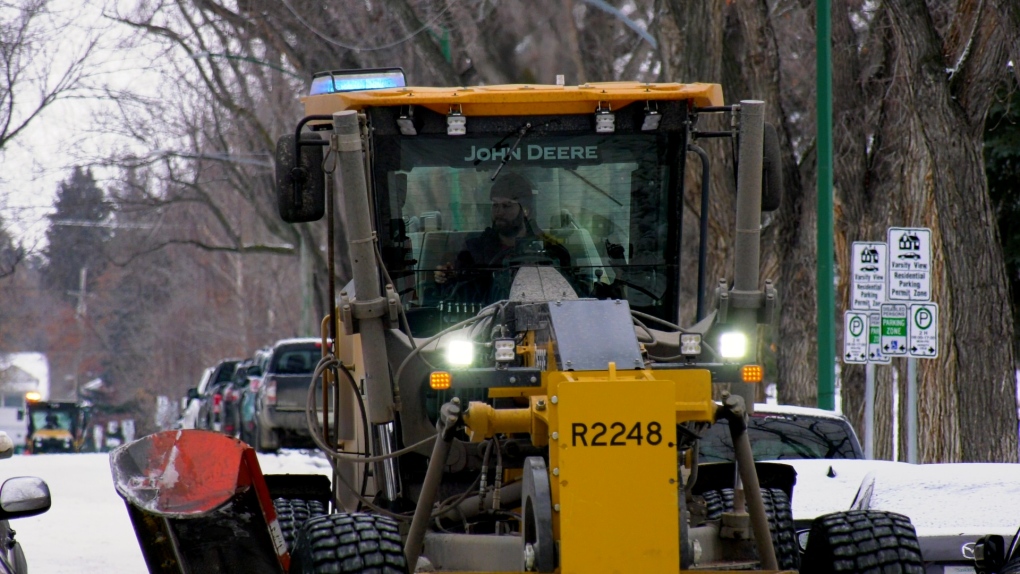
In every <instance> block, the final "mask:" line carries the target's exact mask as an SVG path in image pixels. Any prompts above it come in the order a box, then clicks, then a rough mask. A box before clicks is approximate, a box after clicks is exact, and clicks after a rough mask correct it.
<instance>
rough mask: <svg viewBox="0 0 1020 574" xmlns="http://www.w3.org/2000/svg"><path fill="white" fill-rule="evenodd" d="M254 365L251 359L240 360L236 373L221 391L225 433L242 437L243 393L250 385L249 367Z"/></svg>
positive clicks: (223, 430)
mask: <svg viewBox="0 0 1020 574" xmlns="http://www.w3.org/2000/svg"><path fill="white" fill-rule="evenodd" d="M251 366H252V360H251V359H244V360H243V361H238V363H237V366H236V367H234V374H233V376H231V378H230V381H228V382H227V383H225V384H224V385H223V387H222V389H221V391H220V394H221V395H222V396H223V399H222V409H221V410H222V413H223V427H222V428H221V431H222V432H223V434H226V435H230V436H232V437H240V433H241V393H242V392H244V389H246V388H247V387H248V382H249V381H248V369H249V368H251Z"/></svg>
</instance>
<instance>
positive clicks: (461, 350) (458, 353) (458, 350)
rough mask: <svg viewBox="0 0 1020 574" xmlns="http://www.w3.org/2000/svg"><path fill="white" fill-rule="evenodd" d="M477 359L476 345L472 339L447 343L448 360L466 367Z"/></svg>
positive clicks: (453, 364)
mask: <svg viewBox="0 0 1020 574" xmlns="http://www.w3.org/2000/svg"><path fill="white" fill-rule="evenodd" d="M474 360H475V346H474V344H473V343H472V342H471V341H450V342H449V343H447V344H446V362H447V363H449V364H450V365H452V366H456V367H466V366H468V365H470V364H471V363H472V362H474Z"/></svg>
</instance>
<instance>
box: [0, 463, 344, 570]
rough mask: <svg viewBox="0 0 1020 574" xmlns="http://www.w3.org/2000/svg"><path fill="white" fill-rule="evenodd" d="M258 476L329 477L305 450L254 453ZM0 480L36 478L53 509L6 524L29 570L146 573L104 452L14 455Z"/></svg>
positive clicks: (3, 466) (0, 466)
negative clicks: (46, 487)
mask: <svg viewBox="0 0 1020 574" xmlns="http://www.w3.org/2000/svg"><path fill="white" fill-rule="evenodd" d="M259 464H260V466H261V467H262V472H263V473H264V474H281V473H292V474H312V473H316V474H326V475H329V474H330V470H329V463H328V462H327V461H326V459H325V458H323V457H322V456H320V455H318V454H311V453H308V452H307V451H286V450H284V451H281V452H280V454H279V455H261V454H260V455H259ZM0 470H2V472H0V479H3V480H6V479H7V478H11V477H14V476H38V477H40V478H42V479H44V480H45V481H46V482H47V484H49V486H50V495H51V497H52V500H53V506H52V507H51V508H50V510H49V511H48V512H46V513H44V514H40V515H39V516H33V517H31V518H21V519H18V520H14V521H12V523H11V526H12V528H14V530H16V531H17V536H16V538H17V540H18V541H20V542H21V545H22V548H24V550H25V556H26V558H27V559H28V567H29V570H30V571H31V572H35V573H44V574H83V573H92V572H102V573H104V574H138V573H143V572H146V571H147V569H146V567H145V561H144V560H143V559H142V552H141V550H139V548H138V541H137V540H136V538H135V532H134V530H133V529H132V528H131V521H130V519H129V518H128V514H127V509H126V507H125V505H124V500H123V499H121V498H120V496H118V495H117V491H116V490H115V489H114V487H113V477H112V475H111V473H110V462H109V456H108V455H106V454H50V455H35V456H14V457H13V458H10V459H8V460H2V461H0Z"/></svg>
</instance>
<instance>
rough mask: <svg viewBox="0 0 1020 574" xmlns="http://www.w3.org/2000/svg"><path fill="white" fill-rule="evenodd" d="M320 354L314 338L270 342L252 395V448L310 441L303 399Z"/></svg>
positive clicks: (262, 449) (318, 342)
mask: <svg viewBox="0 0 1020 574" xmlns="http://www.w3.org/2000/svg"><path fill="white" fill-rule="evenodd" d="M321 357H322V342H321V340H320V339H317V338H302V339H283V340H281V341H277V342H276V343H275V344H274V345H273V347H272V350H271V351H270V357H269V360H268V363H267V365H268V366H267V368H266V370H265V374H264V375H263V380H262V384H261V386H260V387H259V389H258V392H257V394H256V399H255V429H254V442H255V450H257V451H259V452H275V451H277V450H279V449H280V448H281V447H303V446H311V445H312V441H311V436H310V434H309V432H308V423H307V420H306V418H305V403H306V400H307V396H308V385H309V384H310V383H311V381H312V373H313V371H314V370H315V366H316V365H317V364H318V362H319V359H320V358H321ZM318 401H319V402H321V399H318ZM319 406H320V407H321V404H320V405H319Z"/></svg>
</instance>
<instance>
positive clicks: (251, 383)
mask: <svg viewBox="0 0 1020 574" xmlns="http://www.w3.org/2000/svg"><path fill="white" fill-rule="evenodd" d="M271 356H272V348H270V347H266V348H263V349H259V350H258V351H255V354H254V356H253V357H252V364H251V366H250V367H248V373H247V374H248V385H247V386H246V387H245V388H244V389H243V390H242V391H241V400H240V401H239V408H238V411H239V413H240V429H239V431H240V438H241V440H243V441H244V442H246V443H248V444H250V445H252V446H255V399H256V397H257V394H258V390H259V387H260V386H261V385H262V379H263V377H264V376H265V372H266V369H267V368H268V367H269V359H270V357H271Z"/></svg>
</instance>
